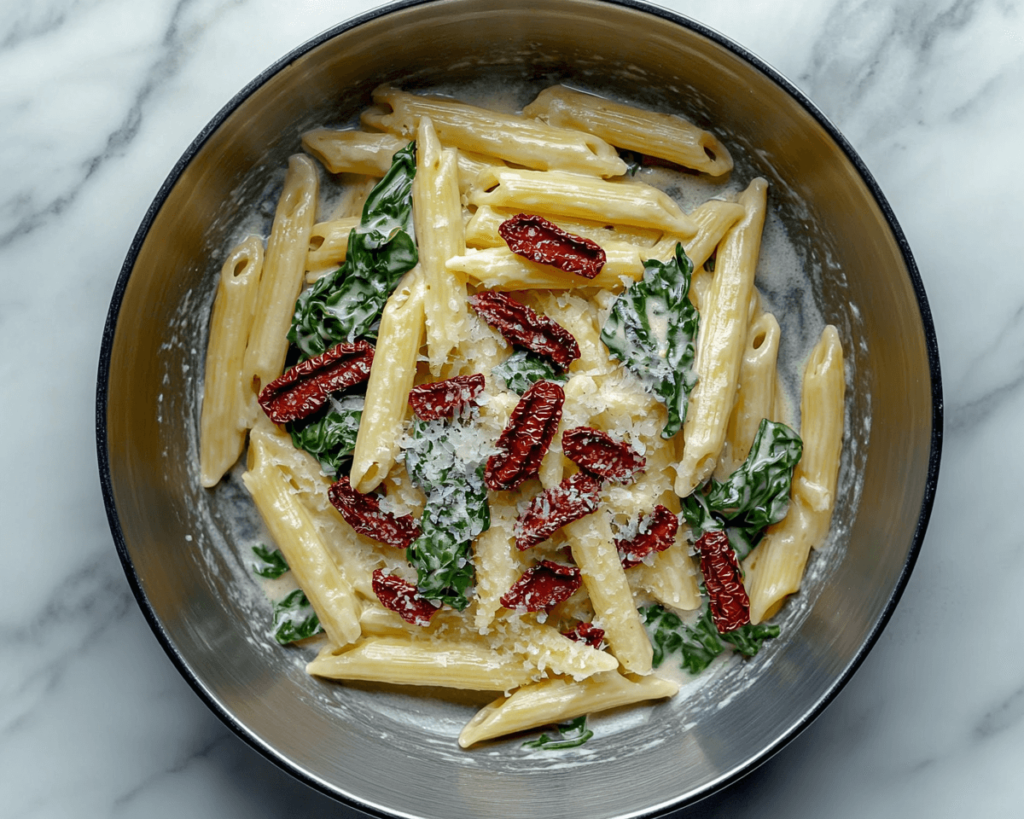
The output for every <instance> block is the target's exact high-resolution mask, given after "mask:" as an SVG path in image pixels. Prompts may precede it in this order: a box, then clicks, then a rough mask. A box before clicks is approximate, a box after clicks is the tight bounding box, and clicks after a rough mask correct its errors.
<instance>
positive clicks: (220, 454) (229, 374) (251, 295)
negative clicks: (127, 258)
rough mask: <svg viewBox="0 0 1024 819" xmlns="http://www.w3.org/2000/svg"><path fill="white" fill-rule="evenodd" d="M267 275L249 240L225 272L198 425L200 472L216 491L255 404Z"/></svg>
mask: <svg viewBox="0 0 1024 819" xmlns="http://www.w3.org/2000/svg"><path fill="white" fill-rule="evenodd" d="M262 271H263V242H262V241H261V240H260V239H259V237H257V236H247V237H246V238H245V239H244V240H243V241H242V242H241V244H239V245H238V247H236V248H235V249H234V250H232V251H231V253H230V254H229V255H228V258H227V261H225V262H224V266H223V267H222V268H221V271H220V282H219V283H218V285H217V295H216V296H215V298H214V301H213V312H212V314H211V316H210V340H209V343H208V344H207V347H206V372H205V374H204V378H203V409H202V415H201V417H200V422H199V430H200V443H199V472H200V478H201V481H202V484H203V486H205V487H211V486H216V485H217V483H218V482H219V481H220V479H221V478H222V477H223V476H224V473H225V472H227V471H228V470H229V469H230V468H231V466H232V465H233V464H234V463H235V461H237V460H238V457H239V456H240V455H241V454H242V448H243V447H244V446H245V431H246V430H247V429H248V428H249V427H250V426H252V422H253V419H254V417H255V414H256V405H255V403H254V402H253V400H252V391H251V390H250V389H249V388H248V385H247V384H246V383H245V380H244V377H243V375H242V362H243V360H244V358H245V345H246V342H247V341H248V340H249V330H250V328H251V327H252V320H253V315H254V313H255V310H256V297H257V294H258V288H259V284H260V274H261V273H262Z"/></svg>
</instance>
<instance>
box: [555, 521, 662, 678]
mask: <svg viewBox="0 0 1024 819" xmlns="http://www.w3.org/2000/svg"><path fill="white" fill-rule="evenodd" d="M564 531H565V533H566V535H567V536H568V538H569V545H570V547H571V548H572V556H573V559H574V560H575V561H576V565H577V566H579V567H580V571H581V572H582V574H583V583H584V585H585V586H586V587H587V593H588V594H589V595H590V599H591V601H592V602H593V604H594V621H595V623H597V624H598V625H599V626H600V627H601V628H603V629H604V636H605V639H606V640H607V641H608V645H609V646H610V647H611V650H612V653H613V654H614V655H615V656H616V657H617V658H618V660H619V662H620V663H622V667H623V668H625V669H626V670H627V671H631V672H633V673H634V674H648V673H650V670H651V657H652V654H653V650H652V649H651V641H650V640H649V639H647V632H646V631H644V627H643V624H642V623H641V622H640V615H639V613H638V612H637V610H636V605H635V604H634V603H633V593H632V592H631V591H630V588H629V582H628V581H627V580H626V572H625V570H624V569H623V568H622V563H621V562H620V561H619V553H618V551H617V550H616V548H615V542H614V540H613V538H612V531H611V526H610V525H609V524H608V518H607V516H606V515H605V514H604V512H603V511H601V510H598V511H597V512H595V513H593V514H590V515H587V516H586V517H584V518H580V519H579V520H576V521H573V522H572V523H570V524H568V525H567V526H566V527H565V529H564Z"/></svg>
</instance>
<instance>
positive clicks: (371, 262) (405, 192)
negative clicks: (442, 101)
mask: <svg viewBox="0 0 1024 819" xmlns="http://www.w3.org/2000/svg"><path fill="white" fill-rule="evenodd" d="M415 175H416V143H414V142H410V143H409V144H408V145H407V146H406V147H405V148H403V149H402V150H400V151H398V152H396V153H395V156H394V159H393V160H392V164H391V169H390V170H389V171H388V172H387V175H386V176H385V177H384V178H383V179H382V180H381V181H380V182H378V183H377V186H376V187H375V188H374V189H373V191H372V192H371V193H370V196H369V198H368V199H367V200H366V204H365V205H364V206H363V216H362V221H361V223H360V224H359V226H358V227H356V228H354V229H353V230H352V233H351V234H350V235H349V240H348V252H347V254H346V257H345V264H344V265H343V266H342V267H340V268H339V269H338V270H336V271H335V272H334V273H331V274H329V275H327V276H324V277H323V278H321V279H318V280H317V282H316V283H315V284H314V285H313V287H312V288H311V289H309V290H307V291H305V292H304V293H302V294H301V295H300V296H299V299H298V301H297V302H296V303H295V315H294V317H293V318H292V326H291V329H290V330H289V331H288V340H289V341H291V342H292V343H293V344H295V345H297V346H298V348H299V349H300V350H301V351H302V355H303V357H305V358H309V357H312V356H314V355H319V354H320V353H322V352H324V351H325V350H326V349H327V348H328V347H332V346H333V345H335V344H337V343H339V342H341V341H355V340H356V339H357V338H366V339H369V340H371V341H373V340H376V337H377V326H378V322H379V320H380V313H381V311H382V310H383V309H384V304H385V303H386V302H387V299H388V296H389V295H391V291H392V290H394V289H395V286H396V285H397V284H398V280H399V279H401V277H402V275H403V274H405V273H406V272H407V271H409V270H411V269H412V268H413V267H414V266H415V265H416V262H417V261H418V258H419V257H418V254H417V252H416V240H415V236H414V232H413V223H412V180H413V177H414V176H415Z"/></svg>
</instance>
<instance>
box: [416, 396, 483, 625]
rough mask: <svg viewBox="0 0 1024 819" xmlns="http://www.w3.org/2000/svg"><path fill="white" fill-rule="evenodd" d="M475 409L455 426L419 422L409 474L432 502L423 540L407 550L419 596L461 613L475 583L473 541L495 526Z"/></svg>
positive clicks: (445, 422)
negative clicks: (492, 519)
mask: <svg viewBox="0 0 1024 819" xmlns="http://www.w3.org/2000/svg"><path fill="white" fill-rule="evenodd" d="M475 417H476V411H475V409H470V410H469V411H466V412H463V413H456V415H455V417H454V418H452V419H451V420H449V419H446V418H439V419H436V420H434V421H423V420H420V419H417V420H416V421H415V422H414V423H413V428H412V444H411V445H410V446H409V447H408V448H407V449H406V451H405V463H406V468H407V469H408V471H409V475H410V477H412V479H413V481H414V482H415V483H416V485H417V486H419V487H420V489H422V490H423V491H424V493H425V494H426V496H427V502H426V504H425V505H424V508H423V516H422V517H421V518H420V530H421V534H420V536H419V537H418V538H416V540H414V541H413V542H412V544H411V545H410V546H409V548H408V549H407V550H406V556H407V558H408V560H409V562H410V563H411V564H412V565H413V566H414V567H415V568H416V574H417V583H416V587H417V590H418V591H419V593H420V594H421V595H422V596H423V597H425V598H427V599H428V600H440V601H441V602H443V603H447V604H448V605H450V606H451V607H452V608H455V609H458V610H459V611H462V610H463V609H464V608H465V607H466V606H467V605H468V604H469V595H468V592H469V588H470V586H472V584H473V581H474V579H475V571H474V567H473V560H472V557H473V555H472V545H473V539H474V538H475V537H476V536H477V535H479V534H480V533H481V532H484V531H486V530H487V529H488V528H489V527H490V525H491V516H490V509H489V507H488V505H487V486H486V484H485V483H484V463H485V461H486V459H487V454H488V451H489V450H488V449H487V447H486V439H485V437H484V436H483V434H482V432H481V431H480V430H479V428H478V426H477V425H476V424H475V423H473V421H474V420H475Z"/></svg>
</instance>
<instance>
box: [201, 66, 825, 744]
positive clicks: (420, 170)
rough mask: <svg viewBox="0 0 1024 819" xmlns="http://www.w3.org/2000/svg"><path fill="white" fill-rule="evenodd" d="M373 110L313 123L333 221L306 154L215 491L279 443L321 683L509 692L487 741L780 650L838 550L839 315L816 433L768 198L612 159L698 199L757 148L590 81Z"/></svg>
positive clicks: (279, 474)
mask: <svg viewBox="0 0 1024 819" xmlns="http://www.w3.org/2000/svg"><path fill="white" fill-rule="evenodd" d="M361 120H362V124H363V125H364V126H365V127H366V128H368V129H371V130H367V131H362V130H343V131H337V130H328V129H316V130H312V131H308V132H307V133H305V134H304V135H303V138H302V145H303V147H304V148H305V150H306V151H307V152H308V153H309V154H311V155H312V156H313V157H315V158H316V160H318V161H319V162H320V163H321V164H322V165H323V168H324V170H325V172H326V173H327V174H331V175H334V176H333V177H331V178H330V179H331V182H330V184H331V186H332V189H333V188H334V187H338V186H339V185H340V187H341V188H342V193H341V194H340V195H335V196H334V197H333V198H331V199H330V200H329V201H331V202H332V203H334V206H333V213H330V214H329V215H328V216H325V217H321V218H322V221H320V222H316V221H315V219H316V213H317V209H318V207H322V206H324V203H322V202H321V201H320V198H321V194H320V192H319V187H318V184H319V171H318V170H317V166H316V164H314V161H313V159H310V158H309V157H306V156H302V155H296V156H294V157H292V158H291V160H290V162H289V167H288V171H287V175H286V178H285V182H284V190H283V192H282V194H281V197H280V201H279V203H278V207H277V213H276V216H275V219H274V224H273V228H272V230H271V232H270V236H269V238H268V241H267V250H266V253H265V256H264V253H263V244H262V241H261V240H260V239H259V237H249V238H247V239H246V240H245V241H244V242H243V243H242V244H240V245H239V246H238V248H236V249H235V250H233V251H232V252H231V253H230V254H228V256H227V257H226V259H225V261H224V265H223V268H222V271H221V281H220V284H219V287H218V291H217V295H216V298H215V302H214V308H213V313H212V318H211V330H210V341H209V348H208V356H207V370H206V382H205V389H204V392H205V397H204V405H203V408H202V422H201V442H200V453H201V457H200V460H201V480H202V483H203V485H204V486H207V487H212V486H214V485H216V484H217V483H218V481H219V480H220V479H221V477H222V476H223V475H224V474H225V472H227V471H228V470H229V469H230V467H231V465H232V464H233V463H234V462H235V461H237V460H238V458H239V457H240V455H241V453H242V451H243V448H244V441H245V434H246V430H247V429H251V432H250V433H249V450H248V456H247V461H246V465H247V469H246V471H245V472H244V474H243V476H242V480H243V481H244V484H245V486H246V488H247V489H248V491H249V493H250V494H251V496H252V498H253V501H254V503H255V506H256V508H257V509H258V511H259V513H260V515H261V516H262V518H263V520H264V521H265V523H266V527H267V530H268V531H269V533H270V535H271V536H272V538H273V541H274V543H275V544H276V545H277V547H278V549H279V550H280V552H281V555H282V564H283V565H284V564H286V567H287V569H289V570H290V571H291V572H292V574H293V577H294V580H295V581H296V583H297V585H298V587H299V589H300V590H301V593H302V595H304V596H303V598H302V600H303V601H306V602H308V604H309V606H310V607H311V609H312V612H313V614H314V615H315V616H313V617H312V618H311V619H310V618H307V619H306V620H304V621H303V623H304V624H305V625H304V626H303V628H302V629H301V630H296V629H292V630H290V631H288V630H286V631H284V632H282V630H281V629H280V628H278V630H277V631H276V632H275V635H276V637H277V639H278V640H279V641H281V642H287V641H298V642H303V641H305V640H309V639H311V635H313V634H314V633H315V632H316V631H317V629H321V630H322V631H323V632H324V633H325V634H324V636H322V637H318V638H316V640H317V642H316V648H317V649H318V653H317V654H316V656H315V657H314V658H311V659H310V660H309V662H308V665H307V671H308V673H309V674H311V675H313V676H315V677H317V678H322V679H332V680H342V681H345V680H354V681H370V682H380V683H390V684H395V685H403V686H444V687H450V688H456V689H467V690H474V691H489V692H494V693H497V694H498V697H497V699H495V700H494V701H493V702H492V703H491V704H490V705H488V706H486V707H485V708H483V709H482V710H480V711H479V712H478V713H477V714H476V715H475V716H473V717H472V719H470V720H469V722H468V724H467V725H466V727H465V729H464V730H463V731H462V734H461V735H460V737H459V744H460V745H461V746H462V747H464V748H468V747H470V746H473V745H476V744H478V743H481V742H484V741H486V740H490V739H493V738H496V737H502V736H506V735H508V734H511V733H515V732H519V731H526V730H531V729H534V728H538V727H541V726H547V725H551V724H557V723H562V722H564V721H566V720H576V719H577V718H580V717H584V716H585V715H587V714H590V713H594V712H597V711H601V710H605V709H609V708H617V707H621V706H625V705H634V704H638V703H643V702H651V701H657V700H660V699H664V698H667V697H672V696H674V695H675V694H676V693H677V691H678V690H679V687H680V686H679V684H678V682H677V681H674V680H670V679H667V678H665V677H663V676H661V675H660V671H659V668H658V666H659V664H660V663H662V662H663V660H664V658H665V653H666V651H671V650H673V647H675V650H679V649H680V648H682V649H683V650H684V652H685V650H686V649H685V647H686V646H688V645H690V643H688V642H687V641H694V640H696V641H697V642H698V643H699V646H700V652H698V653H700V656H701V657H703V658H704V659H703V660H702V661H701V662H702V663H703V666H700V667H704V666H706V665H708V664H709V663H711V662H712V661H713V659H714V657H715V656H716V655H717V654H719V653H721V652H723V651H724V646H725V644H726V643H729V644H733V645H736V646H739V645H740V644H742V645H743V646H744V648H743V649H742V653H743V654H744V656H749V655H750V654H752V653H756V652H757V650H758V648H759V647H760V645H761V643H762V642H763V641H764V640H766V639H770V638H771V637H773V636H774V635H776V634H778V629H777V628H776V627H775V626H772V625H766V624H764V621H765V620H766V619H768V618H770V617H771V616H772V615H773V614H774V613H775V612H776V611H777V610H778V608H779V606H780V605H781V603H782V601H783V600H784V599H785V597H786V596H787V595H790V594H793V593H795V592H796V591H797V590H798V589H799V587H800V582H801V578H802V576H803V573H804V568H805V565H806V562H807V559H808V556H809V554H810V553H811V550H812V548H815V547H820V546H821V545H822V543H823V542H824V541H825V539H826V535H827V533H828V530H829V522H830V519H831V515H832V510H833V508H834V505H835V495H836V485H837V475H838V470H839V464H840V459H841V455H842V438H843V418H844V384H845V374H844V368H843V352H842V346H841V343H840V340H839V335H838V332H837V331H836V330H835V328H833V327H828V328H826V330H825V332H824V333H823V334H822V337H821V339H820V341H819V343H818V344H817V346H816V347H815V348H814V350H813V351H812V353H811V357H810V360H809V362H808V363H807V366H806V369H805V374H804V378H803V387H802V390H803V391H802V400H801V423H802V428H801V434H797V432H795V431H794V430H793V429H791V428H790V427H788V426H786V424H785V423H784V422H785V421H786V418H785V417H780V416H781V415H782V414H783V413H782V411H783V409H784V407H785V406H786V402H785V401H784V400H783V399H782V398H781V397H780V396H779V394H778V393H779V392H780V390H781V387H780V376H779V373H780V372H781V369H780V368H781V367H782V366H783V363H781V362H780V361H779V349H780V338H781V334H782V332H783V331H782V329H781V328H780V324H779V321H777V320H776V317H775V315H773V314H772V313H771V312H770V311H769V309H768V307H769V305H768V302H769V301H770V300H769V299H766V298H762V296H761V295H760V294H759V292H758V289H757V287H756V286H755V274H756V272H757V268H758V259H759V254H760V248H761V239H762V232H763V231H764V228H765V221H766V215H767V214H768V212H769V208H768V204H767V197H768V190H767V187H768V186H767V183H766V182H765V181H764V180H763V179H754V180H753V181H752V182H750V184H749V186H748V187H747V188H746V190H745V191H737V192H735V193H733V192H732V191H734V190H735V187H733V186H731V185H730V184H729V183H725V182H716V183H714V184H718V185H721V187H720V188H718V190H720V191H721V193H720V195H719V196H718V197H716V198H710V199H705V201H703V202H701V203H699V204H697V205H696V206H694V207H692V209H691V210H689V212H688V211H687V210H685V209H684V208H683V207H682V206H681V205H680V203H679V201H678V199H679V197H677V196H675V195H674V194H675V193H676V192H677V188H676V187H673V186H672V185H668V186H664V188H663V187H659V186H657V185H654V184H648V183H649V182H654V181H658V180H659V179H661V178H663V177H659V176H657V175H655V174H646V173H644V172H643V171H641V172H640V177H639V178H637V179H631V178H627V177H626V176H625V174H626V170H627V168H626V163H625V162H624V161H623V159H622V158H621V157H620V155H619V154H618V153H617V151H616V148H622V149H627V150H629V151H636V152H641V153H644V154H647V155H650V156H653V157H656V158H659V159H660V160H664V161H667V162H669V163H675V164H676V165H680V166H685V167H687V168H691V169H694V170H695V171H698V172H700V173H701V175H702V176H701V181H700V185H703V186H704V187H700V188H696V187H695V188H694V189H695V190H701V191H706V190H707V185H708V184H710V183H708V182H707V180H706V179H705V178H704V177H721V176H723V175H725V174H727V173H728V172H729V171H730V170H732V168H733V166H732V159H731V157H730V154H729V151H728V148H727V147H726V146H725V145H724V144H722V143H721V142H720V141H719V140H718V138H717V137H716V136H714V135H713V133H712V132H711V131H709V130H705V129H701V128H698V127H697V126H695V125H693V124H691V123H690V122H688V121H686V120H684V119H682V118H681V117H678V116H676V115H674V114H670V113H659V112H653V111H646V110H641V109H639V108H635V107H631V106H628V105H624V104H621V103H618V102H613V101H609V100H605V99H602V98H599V97H596V96H592V95H589V94H584V93H582V92H577V91H574V90H571V89H568V88H565V87H563V86H555V87H553V88H549V89H547V90H545V91H544V92H542V93H541V94H540V96H539V97H538V98H537V99H536V100H535V101H534V102H533V103H531V104H530V105H528V106H527V107H526V108H525V110H524V111H523V113H522V114H513V113H506V112H497V111H490V110H487V109H484V108H480V107H477V106H474V105H468V104H465V103H462V102H458V101H455V100H452V99H449V98H440V97H431V96H425V95H417V94H411V93H408V92H405V91H401V90H399V89H396V88H393V87H390V86H381V87H380V88H378V89H377V90H376V91H375V92H374V107H373V108H371V109H368V110H367V111H365V112H364V114H363V116H362V118H361ZM612 146H615V147H612ZM665 173H671V174H674V176H671V177H670V178H671V179H673V180H675V182H674V185H676V186H678V188H685V187H686V186H687V185H690V184H693V185H696V184H697V183H696V182H693V183H691V182H690V181H689V180H690V179H691V177H692V174H691V175H689V176H688V175H687V174H683V173H680V172H678V171H674V170H673V171H665ZM377 180H380V181H379V182H378V181H377ZM325 184H326V183H325ZM670 193H673V195H670ZM693 198H695V197H691V199H690V201H691V202H692V201H693ZM327 210H329V208H325V212H326V211H327ZM357 213H358V214H360V215H358V216H357V215H356V214H357ZM766 292H767V291H766ZM772 306H774V307H775V308H776V309H778V307H779V305H772ZM286 361H288V362H293V364H292V366H290V367H289V368H288V369H285V364H286ZM801 435H802V437H801ZM716 550H717V551H716ZM730 553H731V554H732V558H734V559H732V560H731V562H730V560H729V559H725V558H726V557H727V556H728V555H729V554H730ZM709 554H715V555H718V556H719V557H721V558H722V559H720V560H717V562H716V561H713V560H711V559H709V558H708V555H709ZM698 558H699V559H698ZM740 560H742V567H743V570H745V576H744V574H743V573H742V572H741V571H740V569H739V561H740ZM723 573H724V574H723ZM725 586H728V588H729V589H730V590H731V591H730V592H729V595H730V596H728V599H725V598H724V597H723V596H722V592H721V589H722V588H723V587H725ZM300 602H302V601H300ZM276 618H277V615H275V623H276ZM737 629H742V630H743V632H742V637H743V639H742V641H739V640H737V639H733V638H734V635H732V634H731V632H734V631H736V630H737ZM719 638H721V639H719ZM716 645H717V646H718V648H717V649H716V648H715V646H716ZM751 646H753V648H751ZM737 650H739V649H737ZM730 651H731V649H730ZM688 662H690V663H691V664H690V665H688V666H687V668H689V670H690V671H691V672H692V673H696V672H697V671H698V670H700V667H694V666H693V665H692V662H695V661H692V660H690V661H688ZM560 730H561V729H560ZM586 735H589V734H588V733H587V732H585V731H582V730H580V731H579V736H577V737H575V738H570V739H568V740H565V741H564V742H563V743H562V745H566V746H571V745H572V744H574V743H578V741H584V740H585V739H586ZM544 741H546V740H543V741H542V740H538V741H537V743H533V744H534V745H538V744H539V745H540V746H543V745H544ZM562 745H560V744H558V743H556V744H555V745H554V746H552V747H562Z"/></svg>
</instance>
